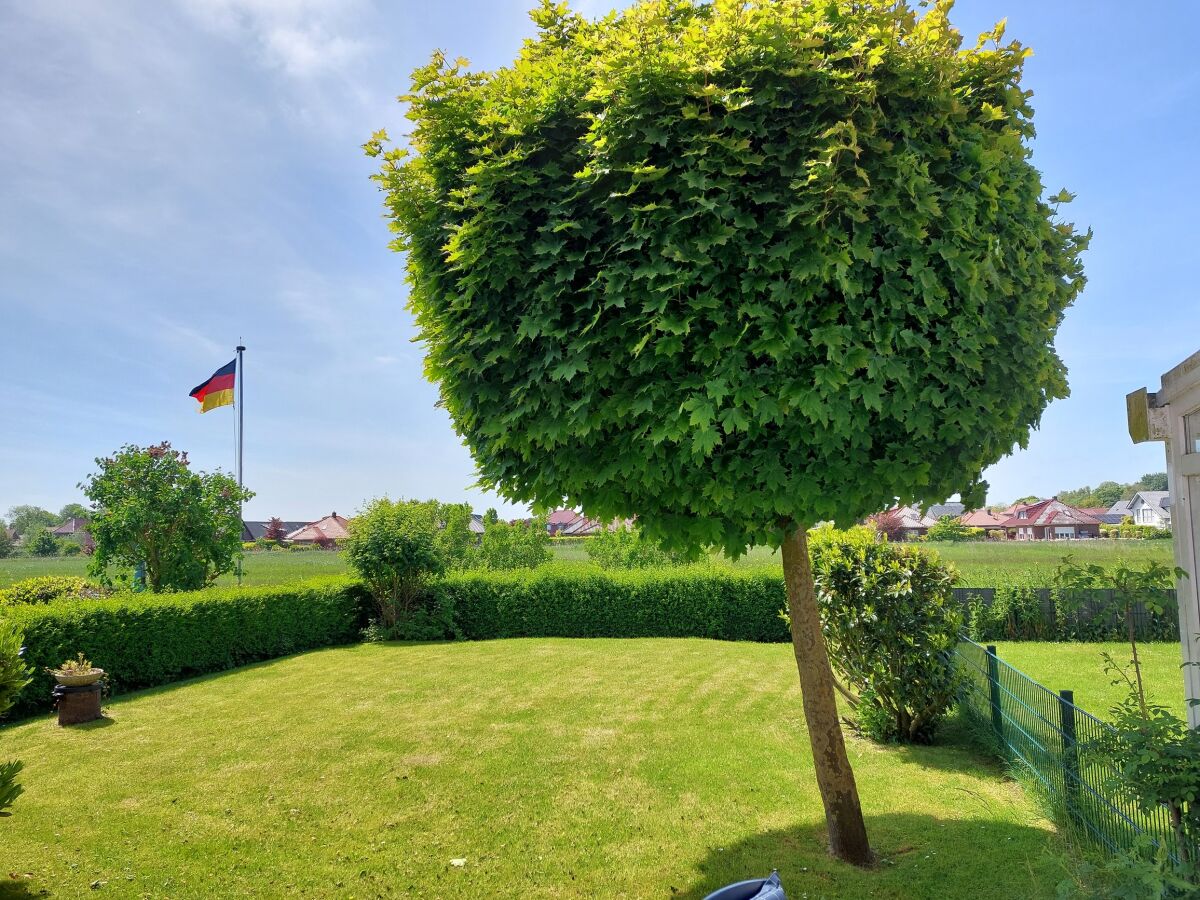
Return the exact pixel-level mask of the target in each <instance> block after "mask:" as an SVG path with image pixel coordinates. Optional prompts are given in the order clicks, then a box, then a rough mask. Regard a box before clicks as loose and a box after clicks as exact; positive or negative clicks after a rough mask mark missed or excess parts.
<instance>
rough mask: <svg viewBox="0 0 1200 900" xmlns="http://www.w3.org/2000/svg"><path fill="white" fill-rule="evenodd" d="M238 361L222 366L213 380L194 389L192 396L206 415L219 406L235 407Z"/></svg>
mask: <svg viewBox="0 0 1200 900" xmlns="http://www.w3.org/2000/svg"><path fill="white" fill-rule="evenodd" d="M236 373H237V360H236V359H235V360H233V362H231V363H229V364H228V365H224V366H221V368H219V369H217V371H215V372H213V374H212V378H210V379H208V381H206V382H204V384H198V385H196V387H194V388H192V393H191V396H193V397H195V398H196V400H197V401H199V403H200V412H202V413H206V412H208V411H209V410H210V409H216V408H217V407H218V406H232V405H233V382H234V379H235V378H236V377H237V374H236Z"/></svg>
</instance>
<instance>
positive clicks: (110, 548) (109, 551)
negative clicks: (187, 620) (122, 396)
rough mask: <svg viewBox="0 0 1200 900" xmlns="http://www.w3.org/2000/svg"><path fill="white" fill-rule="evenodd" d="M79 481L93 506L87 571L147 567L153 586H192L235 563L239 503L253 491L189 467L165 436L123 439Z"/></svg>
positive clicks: (204, 582) (163, 588)
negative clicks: (138, 441)
mask: <svg viewBox="0 0 1200 900" xmlns="http://www.w3.org/2000/svg"><path fill="white" fill-rule="evenodd" d="M96 465H97V466H98V467H99V471H98V472H96V473H95V474H93V475H90V476H89V477H88V480H87V481H86V482H85V483H84V484H83V485H81V487H82V488H83V490H84V493H85V494H86V495H87V498H88V499H89V500H91V501H92V503H93V504H94V505H95V507H96V512H95V513H94V514H93V517H92V521H91V524H90V525H89V526H88V530H89V531H90V533H91V535H92V538H93V539H94V540H95V542H96V552H95V555H94V556H93V557H92V563H91V566H90V568H91V571H92V573H93V574H96V575H102V576H106V575H107V572H108V570H109V569H110V568H111V567H118V568H125V569H132V568H134V567H135V566H137V565H138V564H140V563H144V564H145V566H146V584H147V586H148V587H149V588H150V590H151V591H154V592H159V591H170V590H194V589H197V588H202V587H204V586H206V585H208V584H210V583H212V582H213V581H214V580H215V579H216V578H217V577H218V576H220V575H222V574H224V573H225V572H228V571H230V570H231V569H232V568H233V564H234V559H235V557H236V556H237V554H238V553H240V552H241V541H242V519H241V504H242V502H244V501H245V500H249V499H250V498H251V497H253V496H254V494H253V493H252V492H250V491H247V490H244V489H242V488H241V487H239V486H238V483H237V482H236V481H234V479H232V478H231V477H229V476H228V475H225V474H224V473H222V472H211V473H205V472H194V471H192V469H191V466H190V463H189V461H188V458H187V454H186V453H183V452H180V451H179V450H176V449H174V448H173V447H172V446H171V445H170V444H169V443H168V442H166V441H164V442H163V443H161V444H155V445H153V446H150V447H138V446H135V445H133V444H129V445H126V446H124V447H122V448H121V449H120V450H118V451H117V452H116V453H114V454H113V455H112V456H110V457H106V458H100V459H97V460H96Z"/></svg>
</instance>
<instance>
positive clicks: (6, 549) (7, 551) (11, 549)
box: [0, 521, 17, 559]
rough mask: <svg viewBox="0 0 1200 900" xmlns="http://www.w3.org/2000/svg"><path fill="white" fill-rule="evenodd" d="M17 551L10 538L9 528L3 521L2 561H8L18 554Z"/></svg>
mask: <svg viewBox="0 0 1200 900" xmlns="http://www.w3.org/2000/svg"><path fill="white" fill-rule="evenodd" d="M16 549H17V548H16V544H14V543H13V539H12V537H10V536H9V533H8V527H7V526H6V525H5V524H4V522H3V521H0V559H8V557H10V556H12V555H13V553H15V552H16Z"/></svg>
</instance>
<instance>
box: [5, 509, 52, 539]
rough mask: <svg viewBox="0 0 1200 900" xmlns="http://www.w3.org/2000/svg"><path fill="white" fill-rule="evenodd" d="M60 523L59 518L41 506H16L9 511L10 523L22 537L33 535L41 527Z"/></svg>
mask: <svg viewBox="0 0 1200 900" xmlns="http://www.w3.org/2000/svg"><path fill="white" fill-rule="evenodd" d="M58 523H59V519H58V517H57V516H55V515H54V513H52V512H50V510H48V509H42V508H41V507H40V506H29V505H22V506H14V507H12V508H11V509H10V510H9V511H8V525H9V527H10V528H11V529H12V530H13V531H15V532H16V533H17V534H19V535H21V536H22V537H26V536H28V535H31V534H32V533H33V532H34V531H36V530H37V529H39V528H50V527H53V526H54V525H57V524H58Z"/></svg>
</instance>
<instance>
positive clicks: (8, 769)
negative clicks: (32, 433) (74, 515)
mask: <svg viewBox="0 0 1200 900" xmlns="http://www.w3.org/2000/svg"><path fill="white" fill-rule="evenodd" d="M0 527H2V526H0ZM21 644H22V640H21V631H20V629H19V628H17V626H16V624H15V623H13V622H10V621H7V620H5V619H0V716H3V715H4V714H5V713H6V712H8V711H9V709H11V708H12V706H13V704H14V703H15V702H16V700H17V695H18V694H20V693H21V690H22V688H24V687H25V685H27V684H29V675H30V672H29V667H28V666H27V665H25V662H24V660H23V659H22V656H23V649H22V646H21ZM21 768H22V766H21V763H20V762H19V761H17V760H9V761H8V762H2V763H0V816H7V815H9V814H10V813H9V812H8V810H9V809H10V808H11V807H12V805H13V802H14V801H15V800H16V799H17V798H18V797H19V796H21V794H22V792H23V789H22V787H21V785H20V784H18V783H17V775H18V774H20V771H21Z"/></svg>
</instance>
